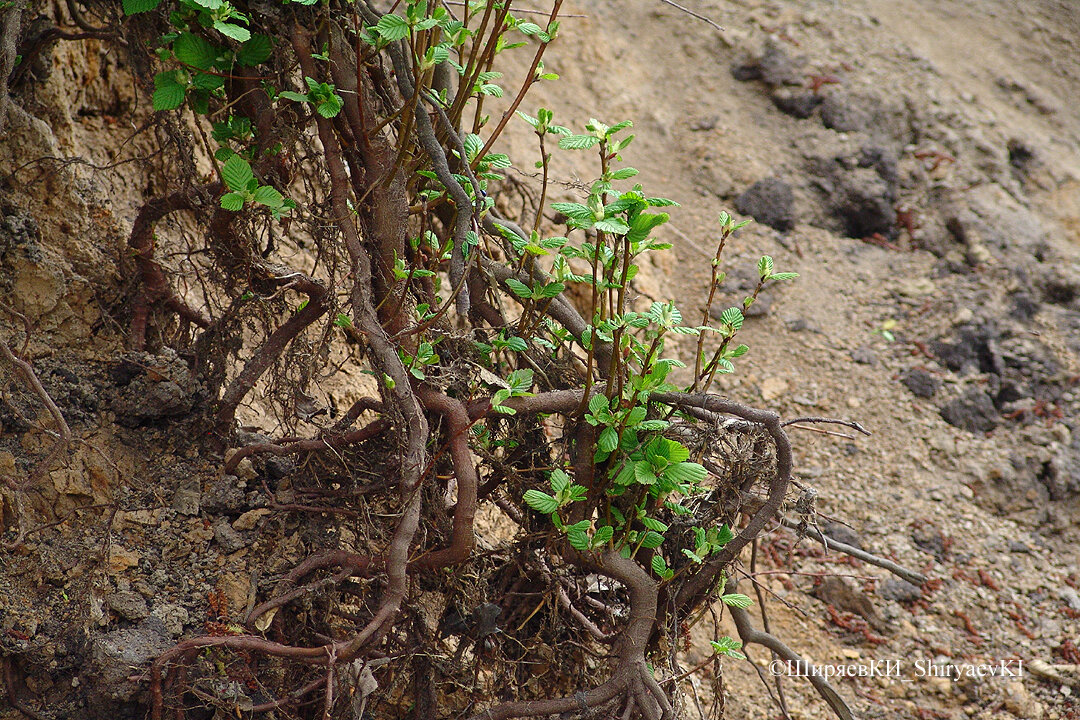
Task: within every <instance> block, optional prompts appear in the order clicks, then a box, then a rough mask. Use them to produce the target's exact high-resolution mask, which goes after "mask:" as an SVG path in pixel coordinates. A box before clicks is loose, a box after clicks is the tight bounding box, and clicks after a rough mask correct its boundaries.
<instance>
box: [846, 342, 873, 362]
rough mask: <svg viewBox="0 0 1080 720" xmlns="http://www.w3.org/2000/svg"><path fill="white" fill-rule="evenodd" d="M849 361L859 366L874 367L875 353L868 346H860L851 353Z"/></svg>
mask: <svg viewBox="0 0 1080 720" xmlns="http://www.w3.org/2000/svg"><path fill="white" fill-rule="evenodd" d="M851 359H852V360H854V361H855V362H857V363H859V364H860V365H876V364H877V353H875V352H874V351H873V350H872V349H871V348H870V346H869V345H860V346H859V347H857V348H855V349H854V350H852V351H851Z"/></svg>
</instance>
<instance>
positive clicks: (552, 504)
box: [522, 490, 559, 515]
mask: <svg viewBox="0 0 1080 720" xmlns="http://www.w3.org/2000/svg"><path fill="white" fill-rule="evenodd" d="M522 499H523V500H524V501H525V503H526V504H527V505H528V506H529V507H531V508H532V509H533V510H536V511H537V512H541V513H544V514H545V515H550V514H551V513H553V512H555V511H556V510H558V509H559V502H558V501H557V500H556V499H555V498H553V497H551V496H550V495H548V494H547V493H546V492H541V491H540V490H526V491H525V494H524V495H523V496H522Z"/></svg>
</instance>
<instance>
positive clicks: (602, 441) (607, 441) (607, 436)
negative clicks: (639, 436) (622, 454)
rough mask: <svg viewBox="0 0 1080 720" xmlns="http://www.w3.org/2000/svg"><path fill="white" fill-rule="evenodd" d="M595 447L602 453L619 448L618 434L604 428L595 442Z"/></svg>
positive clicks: (613, 430) (608, 428) (610, 428)
mask: <svg viewBox="0 0 1080 720" xmlns="http://www.w3.org/2000/svg"><path fill="white" fill-rule="evenodd" d="M596 446H597V447H598V448H600V450H601V451H602V452H606V453H609V452H612V451H614V450H615V448H617V447H619V433H618V431H616V430H615V428H613V427H606V428H604V431H603V432H601V433H600V438H599V439H598V440H597V441H596Z"/></svg>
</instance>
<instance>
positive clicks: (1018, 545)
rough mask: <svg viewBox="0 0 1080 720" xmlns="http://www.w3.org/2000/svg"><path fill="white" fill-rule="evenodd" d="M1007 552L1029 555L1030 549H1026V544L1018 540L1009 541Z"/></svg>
mask: <svg viewBox="0 0 1080 720" xmlns="http://www.w3.org/2000/svg"><path fill="white" fill-rule="evenodd" d="M1009 552H1014V553H1030V552H1031V548H1030V547H1028V544H1027V543H1025V542H1021V541H1020V540H1010V541H1009Z"/></svg>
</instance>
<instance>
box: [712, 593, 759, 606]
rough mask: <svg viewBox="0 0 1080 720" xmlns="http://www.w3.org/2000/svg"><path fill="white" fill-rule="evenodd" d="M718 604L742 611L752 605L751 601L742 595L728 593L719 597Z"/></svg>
mask: <svg viewBox="0 0 1080 720" xmlns="http://www.w3.org/2000/svg"><path fill="white" fill-rule="evenodd" d="M720 602H722V603H724V604H725V605H730V606H731V607H737V608H742V609H743V610H745V609H746V608H748V607H750V606H751V605H753V604H754V601H753V600H751V599H750V598H749V597H747V596H746V595H743V594H742V593H728V594H726V595H721V596H720Z"/></svg>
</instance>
